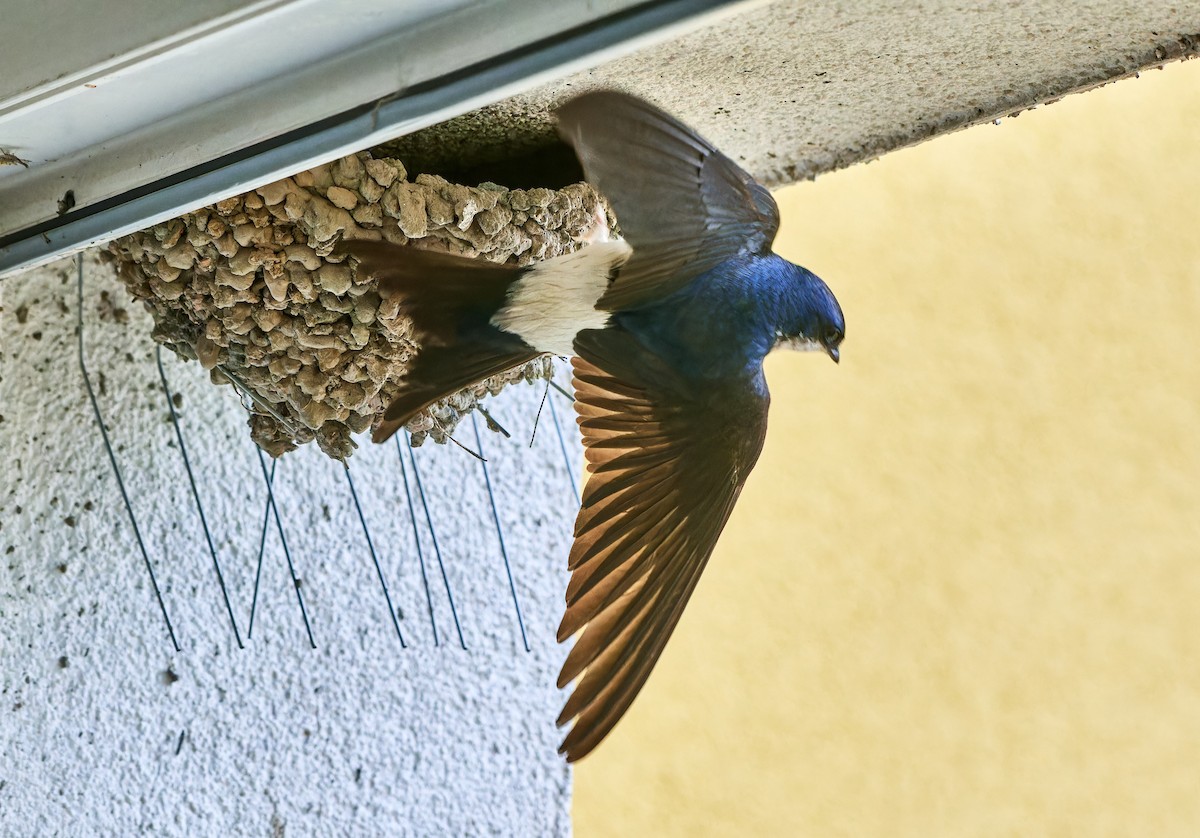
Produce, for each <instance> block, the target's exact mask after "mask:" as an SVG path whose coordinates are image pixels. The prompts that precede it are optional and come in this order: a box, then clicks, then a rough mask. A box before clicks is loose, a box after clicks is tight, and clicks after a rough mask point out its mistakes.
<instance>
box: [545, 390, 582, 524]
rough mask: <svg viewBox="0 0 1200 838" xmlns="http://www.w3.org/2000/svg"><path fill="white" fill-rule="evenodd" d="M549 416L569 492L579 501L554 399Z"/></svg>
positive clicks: (551, 402) (577, 488)
mask: <svg viewBox="0 0 1200 838" xmlns="http://www.w3.org/2000/svg"><path fill="white" fill-rule="evenodd" d="M550 418H551V420H553V422H554V432H555V433H557V434H558V447H559V449H560V450H561V451H562V456H563V466H564V467H565V468H566V470H567V482H568V483H570V484H571V493H572V494H573V495H575V502H576V503H579V502H580V499H579V487H578V486H577V485H576V484H575V473H574V472H573V471H572V470H571V455H570V454H568V453H567V440H566V437H564V436H563V431H562V425H560V424H559V421H558V410H557V409H556V408H555V407H554V399H551V400H550Z"/></svg>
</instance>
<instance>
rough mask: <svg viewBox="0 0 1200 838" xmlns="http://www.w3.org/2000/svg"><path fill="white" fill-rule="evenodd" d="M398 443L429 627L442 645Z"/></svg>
mask: <svg viewBox="0 0 1200 838" xmlns="http://www.w3.org/2000/svg"><path fill="white" fill-rule="evenodd" d="M392 439H394V440H395V441H396V457H397V459H399V460H400V477H401V478H402V479H403V481H404V497H405V500H407V501H408V520H409V522H410V523H411V524H412V533H413V543H414V544H415V545H416V547H417V562H418V563H419V564H420V566H421V584H422V585H423V586H424V588H425V604H426V605H427V606H428V607H429V625H430V626H432V627H433V645H434V646H440V645H442V643H441V640H440V638H439V637H438V627H437V620H436V619H435V618H434V615H433V594H432V593H431V592H430V590H429V574H428V573H427V572H426V570H425V551H424V550H422V549H421V536H420V532H419V528H418V527H417V512H416V509H415V508H414V507H413V499H412V490H411V489H410V488H409V486H408V467H407V466H405V465H404V449H403V448H401V447H400V436H399V434H397V435H395V436H393V437H392Z"/></svg>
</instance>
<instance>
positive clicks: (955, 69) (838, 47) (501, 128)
mask: <svg viewBox="0 0 1200 838" xmlns="http://www.w3.org/2000/svg"><path fill="white" fill-rule="evenodd" d="M1197 49H1200V2H1197V1H1196V0H1187V2H1176V0H1148V2H1111V0H1070V1H1069V2H1059V0H1026V1H1025V2H1020V3H999V2H989V3H959V2H954V0H917V2H910V0H840V1H839V0H818V2H812V0H777V1H776V2H773V3H767V4H764V5H762V6H759V7H756V8H754V9H752V10H750V11H748V12H746V13H745V14H741V15H738V16H735V17H732V18H730V19H728V20H725V21H722V22H721V23H720V24H717V25H715V26H711V27H707V28H705V29H701V30H698V31H696V32H694V33H692V34H690V35H687V36H685V37H683V38H679V39H676V40H673V41H670V42H667V43H664V44H661V45H658V46H656V47H652V48H650V49H646V50H641V51H639V52H638V53H636V54H634V55H631V56H629V57H627V58H622V59H618V60H616V61H612V62H609V63H608V64H604V65H602V66H600V67H598V68H596V69H594V70H591V71H588V72H584V73H578V74H575V75H573V76H570V77H568V78H565V79H562V80H559V81H556V82H553V83H550V84H547V85H545V86H543V87H540V88H538V89H536V90H534V91H531V92H530V93H528V94H525V95H521V96H516V97H513V98H511V99H508V100H505V101H503V102H500V103H498V104H496V105H494V106H491V107H487V108H483V109H481V110H478V111H475V112H473V113H469V114H466V115H464V116H462V117H460V118H459V119H454V120H450V121H449V122H447V123H444V124H442V125H439V126H436V127H434V128H431V129H428V130H426V131H422V132H419V133H418V134H415V135H412V136H410V137H406V138H403V139H401V140H400V141H399V142H398V143H397V148H398V149H400V151H401V154H400V156H401V157H403V158H404V159H405V160H406V161H407V162H409V163H410V164H411V165H413V166H417V167H418V169H417V170H420V169H419V165H418V164H419V162H420V161H421V160H428V161H431V162H432V163H435V164H440V165H445V166H449V167H451V168H453V167H455V166H459V165H461V164H462V161H464V160H470V161H476V162H483V161H486V160H488V159H489V158H492V157H503V156H506V155H509V154H511V153H513V151H514V149H516V150H519V149H522V148H530V147H534V146H536V145H538V143H540V142H544V141H545V140H546V138H548V137H549V136H550V135H551V133H552V128H551V124H550V117H549V115H548V109H549V108H550V107H552V106H553V105H554V104H556V103H557V102H558V101H559V100H561V99H562V98H564V97H566V96H569V95H571V94H572V93H573V92H578V91H579V90H581V89H584V88H587V87H591V86H602V87H609V86H616V87H621V88H624V89H627V90H630V91H632V92H635V93H640V94H642V95H644V96H647V97H649V98H651V99H653V100H654V101H656V102H658V103H659V104H660V105H662V106H663V107H665V108H666V109H667V110H669V111H670V112H671V113H673V114H676V115H678V116H679V117H681V118H682V119H684V120H685V121H687V122H688V123H689V124H691V125H693V126H695V127H696V128H697V129H698V130H699V131H700V132H701V133H702V134H703V135H704V136H705V137H707V138H708V139H710V140H712V142H713V143H714V144H715V145H716V146H717V147H718V148H720V149H721V150H723V151H724V152H725V153H727V154H729V155H730V156H731V157H732V158H733V159H734V160H737V161H738V162H739V163H741V164H742V165H743V166H744V167H745V168H746V169H747V170H748V171H750V172H751V173H753V174H754V175H755V176H756V177H758V178H760V179H761V180H763V181H764V182H765V183H767V184H769V185H771V186H780V185H784V184H788V183H792V182H794V181H797V180H802V179H806V178H811V177H813V176H814V175H817V174H820V173H822V172H828V171H832V170H834V169H839V168H844V167H845V166H848V165H851V164H853V163H857V162H860V161H863V160H869V159H871V158H873V157H877V156H879V155H881V154H883V153H885V152H888V151H891V150H893V149H896V148H901V147H904V146H907V145H912V144H914V143H919V142H921V141H923V140H926V139H928V138H929V137H931V136H934V135H936V134H941V133H945V132H947V131H953V130H955V129H958V128H962V127H965V126H967V125H973V124H976V123H980V122H986V121H989V120H991V119H994V118H997V117H1001V116H1004V115H1006V114H1009V113H1012V112H1014V111H1020V110H1023V109H1025V108H1028V107H1031V106H1033V105H1035V104H1038V103H1041V102H1046V101H1047V100H1050V99H1054V98H1057V97H1061V96H1063V95H1065V94H1067V93H1070V92H1072V91H1075V90H1080V89H1085V88H1089V87H1092V86H1095V85H1097V84H1100V83H1102V82H1105V81H1109V80H1111V79H1114V78H1119V77H1121V76H1124V75H1127V74H1130V73H1132V72H1135V71H1137V70H1139V69H1141V68H1145V67H1150V66H1154V65H1157V64H1160V63H1161V62H1163V61H1169V60H1174V59H1176V58H1179V57H1181V56H1187V55H1195V54H1196V52H1197ZM544 159H545V155H539V156H537V157H535V158H533V164H534V166H533V168H534V170H535V171H536V169H537V167H540V166H541V165H543V162H544Z"/></svg>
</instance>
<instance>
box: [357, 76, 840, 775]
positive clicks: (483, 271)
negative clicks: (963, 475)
mask: <svg viewBox="0 0 1200 838" xmlns="http://www.w3.org/2000/svg"><path fill="white" fill-rule="evenodd" d="M555 116H556V118H557V128H558V132H559V134H560V136H561V137H562V138H563V140H564V141H565V142H567V143H568V144H569V145H571V146H572V147H573V148H574V150H575V153H576V155H577V157H578V158H579V162H580V164H581V166H582V169H583V172H584V175H585V177H586V179H587V180H588V181H589V182H590V183H591V184H592V185H593V186H594V187H595V188H596V189H597V190H598V191H599V192H600V193H601V194H602V195H603V196H605V197H606V198H607V199H608V201H609V202H610V204H611V206H612V208H613V211H614V213H615V215H616V220H617V225H618V226H619V228H620V233H621V234H620V235H619V236H616V235H609V233H608V231H607V230H601V231H600V233H599V234H597V235H595V236H594V237H593V239H594V240H593V241H592V242H591V243H589V244H586V245H584V246H583V247H581V248H580V249H579V250H576V251H575V252H573V253H570V254H567V255H563V256H559V257H555V258H553V259H549V260H545V261H543V262H540V263H536V264H533V265H529V266H524V267H520V266H515V265H508V264H496V263H492V262H488V261H485V260H480V259H471V258H465V257H460V256H453V255H449V254H444V253H435V252H431V251H426V250H420V249H417V248H413V247H408V246H405V245H397V244H392V243H388V242H384V241H374V242H371V241H352V242H347V243H345V247H346V248H347V249H348V251H349V253H350V255H352V256H353V257H355V259H356V260H357V262H358V270H360V271H361V270H364V269H365V270H367V271H368V272H369V273H370V274H372V275H373V276H374V277H375V278H376V279H377V282H378V288H379V293H380V294H381V295H382V296H385V297H389V298H392V297H394V298H396V299H397V300H398V302H399V307H400V309H401V310H402V311H404V312H405V313H406V314H407V315H408V316H409V317H410V318H411V320H412V323H413V329H414V335H415V338H416V341H417V343H418V345H419V351H418V352H417V354H416V357H415V361H414V362H413V363H412V364H411V366H410V368H409V369H408V371H407V373H406V375H405V377H404V378H403V379H402V380H401V382H400V384H401V390H400V393H399V395H397V396H396V397H395V398H394V399H393V400H392V401H391V403H390V404H389V405H388V406H387V408H386V409H385V411H384V412H383V415H382V418H381V419H380V420H379V422H378V424H377V425H376V427H375V429H374V431H373V439H374V440H375V441H376V442H381V441H383V440H386V439H387V438H389V437H390V436H391V435H392V434H394V433H395V432H396V431H397V430H398V429H399V428H401V427H403V426H404V425H405V424H406V423H407V422H408V421H409V420H410V419H412V417H413V416H414V415H415V414H416V413H418V412H419V411H421V410H422V409H424V408H426V407H428V406H430V405H431V404H433V403H435V402H437V401H438V400H440V399H442V398H444V397H446V396H448V395H450V394H452V393H454V392H456V391H458V390H461V389H462V388H464V387H467V386H470V385H472V384H474V383H476V382H478V381H480V380H482V379H484V378H487V377H489V376H492V375H495V374H497V373H500V372H503V371H506V370H509V369H512V368H514V367H517V366H520V365H522V364H525V363H527V362H528V361H530V360H533V359H534V358H537V357H539V356H541V355H543V354H546V353H551V354H554V355H560V356H570V357H571V364H572V384H573V387H574V391H575V401H574V405H575V410H576V413H577V417H576V419H577V422H578V425H579V428H580V431H581V435H582V439H583V446H584V456H585V459H586V465H587V472H588V474H587V478H586V482H585V485H584V487H583V490H582V493H581V503H580V509H579V512H578V516H577V518H576V522H575V528H574V540H573V542H572V545H571V548H570V553H569V556H568V561H567V566H568V568H569V570H570V578H569V582H568V585H567V590H566V609H565V611H564V615H563V618H562V622H561V624H560V626H559V629H558V633H557V639H558V641H559V642H560V643H561V642H565V641H567V640H568V639H570V638H572V637H574V638H575V643H574V645H573V647H572V648H571V650H570V652H569V653H568V654H567V657H566V660H565V662H564V664H563V666H562V670H561V672H560V674H559V678H558V686H559V688H560V689H563V688H566V687H567V686H569V685H571V684H572V682H573V683H574V687H573V689H572V691H571V693H570V695H569V696H568V698H567V700H566V702H565V705H564V707H563V710H562V713H561V714H560V715H559V717H558V720H557V724H558V726H559V727H565V726H567V725H570V729H569V731H568V732H567V733H566V735H565V737H564V738H563V740H562V744H561V746H560V748H559V752H560V753H561V754H563V755H564V757H565V758H566V760H567V761H568V762H575V761H577V760H579V759H581V758H582V757H584V756H586V755H587V754H588V753H590V752H591V751H592V750H593V749H594V748H595V747H596V746H597V745H598V744H599V743H600V742H601V740H603V739H604V738H605V737H606V736H607V735H608V733H609V732H610V731H611V730H612V729H613V727H614V726H615V725H616V724H617V722H618V721H619V720H620V719H621V717H622V716H623V715H624V714H625V712H626V710H627V709H628V708H629V707H630V705H631V704H632V702H633V700H634V698H635V697H636V695H637V694H638V692H639V691H640V690H641V689H642V687H643V685H644V684H645V683H646V680H647V678H648V677H649V675H650V672H651V670H652V669H653V667H654V665H655V663H656V662H657V661H658V659H659V656H660V655H661V653H662V651H663V649H664V647H665V645H666V643H667V640H668V638H669V637H670V635H671V633H672V631H673V630H674V628H675V626H676V624H677V623H678V621H679V618H680V615H681V613H682V612H683V609H684V607H685V605H686V604H687V602H688V599H689V598H690V596H691V594H692V591H693V590H694V589H695V587H696V583H697V581H698V580H699V578H700V574H701V572H702V571H703V570H704V567H705V565H706V563H707V562H708V559H709V557H710V556H711V554H712V552H713V549H714V547H715V545H716V543H717V539H718V537H719V536H720V534H721V531H722V529H723V528H724V526H725V524H726V522H727V521H728V519H729V516H730V513H731V512H732V510H733V507H734V503H735V502H736V501H737V498H738V496H739V494H740V493H741V491H742V487H743V486H744V485H745V483H746V479H747V477H748V476H749V474H750V471H751V469H752V468H753V467H754V465H755V463H756V461H757V460H758V457H759V454H760V452H761V451H762V447H763V442H764V439H765V437H766V430H767V408H768V404H769V402H770V395H769V392H768V389H767V383H766V380H765V378H764V375H763V359H764V358H765V357H766V355H767V354H768V353H770V352H771V351H773V350H775V349H781V348H782V349H794V350H801V351H813V350H815V351H820V352H824V353H825V354H827V355H828V356H829V357H830V358H831V359H833V361H835V362H837V361H839V359H840V347H841V343H842V340H843V338H844V336H845V329H846V326H845V319H844V316H843V314H842V309H841V306H840V305H839V304H838V301H837V299H836V298H835V297H834V294H833V292H832V291H831V290H830V289H829V287H828V286H827V285H826V284H825V282H824V281H822V280H821V279H820V278H819V277H817V276H816V275H815V274H813V273H812V272H810V271H809V270H807V269H805V268H803V267H800V266H799V265H796V264H793V263H792V262H790V261H788V260H786V259H784V258H782V257H780V256H778V255H776V254H775V253H774V252H772V250H771V245H772V242H773V240H774V238H775V234H776V232H777V231H778V229H779V209H778V207H777V205H776V203H775V200H774V198H772V196H771V194H770V192H769V191H768V190H767V189H766V188H765V187H764V186H762V185H761V184H759V183H758V182H756V181H755V180H754V178H753V177H752V176H751V175H749V174H748V173H747V172H745V171H744V170H742V169H741V168H740V167H739V166H738V165H737V164H736V163H734V162H733V160H731V159H730V158H729V157H727V156H726V155H724V154H722V153H721V152H720V151H718V150H717V149H716V148H715V147H714V146H713V145H712V144H711V143H709V142H708V141H707V140H705V139H704V138H703V137H701V136H700V135H699V134H697V133H696V132H695V131H693V130H692V129H691V128H689V127H688V126H686V125H684V124H683V123H682V122H680V121H679V120H677V119H675V118H674V117H672V116H671V115H669V114H668V113H666V112H665V111H663V110H662V109H660V108H658V107H657V106H655V105H653V104H651V103H650V102H648V101H646V100H644V99H642V98H639V97H636V96H634V95H631V94H629V93H625V92H622V91H618V90H596V91H591V92H587V93H584V94H581V95H579V96H576V97H574V98H571V99H569V100H567V101H566V102H564V103H563V104H561V105H560V106H559V107H558V108H557V109H556V110H555Z"/></svg>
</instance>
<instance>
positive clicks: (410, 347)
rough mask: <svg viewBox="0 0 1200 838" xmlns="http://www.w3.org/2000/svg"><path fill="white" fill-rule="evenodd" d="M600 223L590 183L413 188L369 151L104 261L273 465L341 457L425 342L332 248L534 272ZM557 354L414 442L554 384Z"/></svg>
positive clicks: (502, 382) (429, 181)
mask: <svg viewBox="0 0 1200 838" xmlns="http://www.w3.org/2000/svg"><path fill="white" fill-rule="evenodd" d="M598 214H599V215H600V217H606V218H607V221H608V223H609V224H610V225H611V224H615V219H613V218H612V217H611V212H610V211H609V210H608V208H607V206H606V205H605V204H604V203H603V201H602V199H601V198H600V197H599V195H598V194H597V193H596V192H595V191H594V190H593V189H592V188H591V187H590V186H588V185H587V184H584V183H579V184H574V185H571V186H568V187H565V188H564V189H561V190H558V191H555V190H550V189H530V190H515V189H514V190H508V189H505V188H504V187H501V186H497V185H495V184H491V183H484V184H482V185H480V186H478V187H468V186H460V185H456V184H451V183H448V182H447V181H446V180H444V179H442V178H440V177H437V176H434V175H425V174H421V175H417V176H416V178H414V179H413V180H412V181H410V180H409V179H408V175H407V172H406V171H405V168H404V166H403V165H402V164H401V163H400V161H398V160H394V159H386V158H375V157H372V155H371V153H370V152H360V153H358V154H354V155H351V156H349V157H344V158H342V159H340V160H337V161H335V162H333V163H330V164H328V165H324V166H319V167H317V168H315V169H311V170H308V171H305V172H300V173H299V174H297V175H294V176H292V177H289V178H285V179H284V180H281V181H277V182H275V183H272V184H269V185H267V186H263V187H260V188H259V189H256V190H254V191H253V192H247V193H245V194H244V195H239V196H237V197H234V198H229V199H227V200H224V201H221V202H220V203H218V204H215V205H214V206H210V207H205V208H203V209H200V210H197V211H195V212H192V213H188V214H187V215H184V216H182V217H180V218H176V219H172V220H171V221H168V222H165V223H163V224H159V225H157V226H155V227H152V228H150V229H148V230H143V231H140V232H138V233H134V234H132V235H129V236H125V237H123V238H120V239H117V240H116V241H114V242H113V243H112V244H110V245H109V247H108V251H107V253H106V254H105V256H106V258H108V259H109V260H110V261H112V262H114V263H115V265H116V267H117V270H118V274H119V275H120V277H121V279H122V281H123V282H124V284H125V286H126V287H127V288H128V289H129V291H130V293H132V294H133V296H134V297H135V298H137V299H140V300H142V302H143V304H144V305H145V306H146V308H147V309H148V310H149V311H150V314H151V316H152V317H153V319H154V323H155V325H154V330H153V337H154V339H155V340H156V341H158V342H159V343H161V344H163V345H164V346H166V347H168V348H170V349H172V350H174V351H175V352H176V353H178V354H179V355H181V356H183V357H185V358H189V359H196V360H198V361H199V362H200V363H201V364H203V365H204V367H205V368H206V369H208V370H209V374H210V376H211V378H212V381H213V382H214V383H216V384H228V385H232V386H234V387H235V388H236V389H237V390H238V392H239V395H241V397H242V400H243V402H244V403H246V405H247V407H248V408H249V410H250V414H251V415H250V419H249V426H250V434H251V437H252V438H253V440H254V441H255V442H256V443H257V444H258V445H259V446H261V447H262V448H263V449H264V450H265V451H267V452H269V453H270V454H272V455H273V456H279V455H280V454H282V453H284V452H286V451H289V450H292V449H293V448H295V447H296V446H297V445H300V444H303V443H306V442H310V441H312V440H314V439H315V440H316V441H317V444H318V445H319V446H320V447H321V450H323V451H324V452H325V453H327V454H328V455H329V456H331V457H335V458H338V459H344V458H345V457H347V456H349V455H350V453H351V452H352V450H353V449H354V442H353V441H352V439H351V434H352V433H358V432H361V431H364V430H366V429H367V428H368V427H370V426H371V425H372V424H374V423H375V421H376V420H377V419H378V418H379V416H380V415H381V414H382V411H383V409H384V408H385V407H386V405H387V404H388V403H389V402H390V401H391V399H392V398H393V397H394V396H395V395H396V394H397V393H398V392H399V389H400V384H399V382H400V379H401V378H402V377H403V375H404V373H405V371H406V369H407V366H408V363H409V359H410V358H412V357H413V355H414V353H415V352H417V351H419V349H420V347H419V346H418V345H417V344H416V343H415V342H414V340H413V330H412V324H411V322H410V321H409V320H408V318H407V317H406V316H404V315H402V314H400V313H399V312H398V306H397V301H396V300H394V299H392V300H384V299H382V298H381V297H380V294H379V293H378V290H377V288H376V285H375V282H374V280H373V279H372V278H371V277H370V276H368V275H366V273H365V272H364V273H363V274H362V275H359V274H358V273H357V272H356V270H355V264H354V263H353V260H351V259H348V258H347V257H346V256H345V255H344V254H342V253H340V252H335V246H336V245H337V244H338V242H340V241H342V240H350V239H376V240H377V239H385V240H387V241H390V242H395V243H398V244H411V245H412V246H414V247H422V248H427V249H430V250H441V251H445V252H450V253H455V254H460V255H463V256H468V257H474V258H484V259H490V260H492V261H495V262H508V263H511V264H518V265H525V264H529V263H531V262H536V261H539V260H542V259H548V258H551V257H554V256H558V255H561V254H563V253H568V252H571V251H573V250H576V249H577V248H578V247H580V246H581V244H580V239H581V238H582V236H584V235H585V234H586V233H587V232H588V231H589V230H590V229H591V228H592V226H593V225H594V223H595V219H596V218H597V217H598ZM436 281H437V277H430V282H436ZM550 360H551V359H550V358H548V357H541V358H538V359H536V360H534V361H531V362H530V363H529V364H526V365H525V366H523V367H518V368H516V369H514V370H511V371H509V372H507V373H504V374H502V375H498V376H494V377H492V378H489V379H487V380H485V381H483V382H480V383H479V384H478V385H476V386H475V387H472V388H469V389H467V390H464V391H462V392H459V393H456V394H454V395H452V396H450V397H449V398H447V399H445V400H443V401H442V402H439V403H438V404H435V405H433V406H432V407H431V408H429V409H427V410H425V411H423V412H422V413H420V414H418V415H417V416H416V417H414V419H413V420H412V422H410V423H409V425H408V430H409V431H410V432H411V433H412V434H413V442H414V444H420V443H421V442H422V441H424V439H426V438H431V439H433V440H434V441H437V442H444V441H446V440H447V439H448V438H449V435H450V433H451V432H452V431H453V429H454V427H455V425H456V424H457V423H458V421H459V420H460V419H461V418H462V416H463V415H465V414H466V413H467V412H469V411H470V410H472V409H473V408H474V407H475V405H476V402H477V400H478V399H480V398H482V397H483V396H485V395H486V394H489V393H490V394H495V393H497V392H499V391H500V390H501V389H502V388H503V387H505V386H506V385H508V384H510V383H513V382H516V381H535V380H537V379H541V378H546V377H548V376H549V375H550V373H551V367H550Z"/></svg>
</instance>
